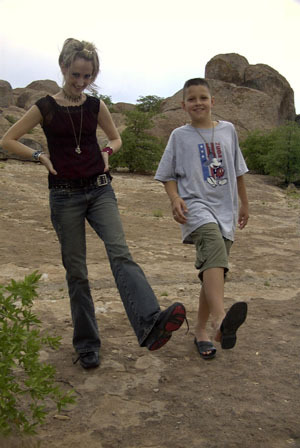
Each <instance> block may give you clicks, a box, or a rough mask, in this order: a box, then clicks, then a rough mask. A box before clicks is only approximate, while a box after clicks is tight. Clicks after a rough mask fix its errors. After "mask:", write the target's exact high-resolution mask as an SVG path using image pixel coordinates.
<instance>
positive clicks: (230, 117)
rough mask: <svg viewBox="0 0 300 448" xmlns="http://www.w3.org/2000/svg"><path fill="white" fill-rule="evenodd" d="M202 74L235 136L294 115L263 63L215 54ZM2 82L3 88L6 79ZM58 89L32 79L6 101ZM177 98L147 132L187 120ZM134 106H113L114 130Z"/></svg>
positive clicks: (290, 98) (165, 134)
mask: <svg viewBox="0 0 300 448" xmlns="http://www.w3.org/2000/svg"><path fill="white" fill-rule="evenodd" d="M205 76H206V77H207V79H208V81H209V83H210V85H211V88H212V92H213V95H214V97H215V105H214V107H213V111H212V116H213V119H215V120H225V121H231V122H232V123H233V124H234V125H235V127H236V129H237V132H238V135H239V138H240V139H243V138H244V137H246V135H247V133H248V132H249V131H253V130H270V129H273V128H275V127H276V126H278V125H280V124H282V123H284V122H285V121H286V120H295V119H296V115H295V105H294V92H293V90H292V88H291V86H290V85H289V83H288V82H287V80H286V79H285V78H284V77H283V76H282V75H280V73H278V72H277V71H276V70H274V69H273V68H272V67H269V66H268V65H265V64H256V65H250V64H249V63H248V61H247V59H246V58H245V57H244V56H241V55H239V54H236V53H228V54H219V55H216V56H214V57H213V58H212V59H211V60H210V61H208V63H207V64H206V68H205ZM3 82H4V83H7V82H6V81H3ZM5 85H6V88H7V89H8V91H9V87H8V86H9V83H7V84H5ZM7 85H8V86H7ZM58 89H59V87H58V85H57V84H56V83H55V82H54V81H51V80H40V81H34V82H32V83H30V84H29V85H28V86H27V87H26V88H17V89H13V90H12V95H13V98H12V104H16V105H17V106H18V107H19V109H18V110H21V111H23V113H24V112H25V111H26V110H28V109H29V108H30V107H31V105H32V104H34V103H35V102H36V101H37V100H38V99H39V98H40V97H42V96H44V95H46V94H54V93H56V92H57V91H58ZM181 101H182V90H180V91H178V92H176V93H175V94H174V95H173V96H171V97H169V98H166V99H165V100H164V101H163V103H162V113H160V114H158V115H157V116H155V117H154V119H153V122H154V127H153V128H152V129H151V130H150V133H151V134H152V135H155V136H157V137H160V138H162V139H163V140H165V141H166V140H167V139H168V138H169V136H170V133H171V132H172V130H173V129H175V128H176V127H178V126H182V125H183V124H186V123H188V122H189V117H188V115H187V114H186V113H185V112H184V111H183V110H182V107H181ZM11 107H12V106H11V105H10V108H11ZM134 107H135V105H133V104H129V103H123V102H120V103H116V104H114V105H113V112H112V117H113V120H114V121H115V123H116V126H117V128H118V130H119V132H122V131H123V130H124V129H125V128H126V117H125V115H124V112H126V111H128V110H133V109H134ZM7 113H8V111H6V109H5V107H3V108H2V114H1V112H0V138H1V136H2V135H3V134H4V132H5V131H6V130H7V129H8V128H9V126H10V122H9V121H7V120H6V121H5V116H6V115H7ZM12 115H13V114H12ZM16 115H17V114H16ZM17 118H19V114H18V117H17ZM297 120H299V118H297ZM97 136H98V138H99V141H100V144H101V146H102V145H105V144H106V141H107V138H106V137H105V135H104V133H103V131H102V130H101V129H98V130H97ZM32 138H33V139H35V140H37V141H38V143H40V144H42V145H43V147H44V150H46V140H45V137H44V135H43V132H42V130H41V129H40V128H39V127H37V128H36V129H35V130H34V136H33V137H32Z"/></svg>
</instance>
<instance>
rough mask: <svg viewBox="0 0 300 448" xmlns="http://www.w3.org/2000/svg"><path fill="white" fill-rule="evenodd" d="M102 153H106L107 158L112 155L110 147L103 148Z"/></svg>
mask: <svg viewBox="0 0 300 448" xmlns="http://www.w3.org/2000/svg"><path fill="white" fill-rule="evenodd" d="M102 152H107V154H108V155H109V156H111V155H112V154H113V153H114V151H113V149H112V148H111V147H110V146H105V148H103V149H102Z"/></svg>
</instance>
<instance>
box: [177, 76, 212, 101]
mask: <svg viewBox="0 0 300 448" xmlns="http://www.w3.org/2000/svg"><path fill="white" fill-rule="evenodd" d="M191 86H205V87H207V89H208V91H209V93H210V94H211V90H210V85H209V84H208V82H207V81H206V79H204V78H192V79H188V80H187V81H186V82H185V83H184V86H183V92H182V93H183V99H185V92H186V90H187V89H188V88H189V87H191Z"/></svg>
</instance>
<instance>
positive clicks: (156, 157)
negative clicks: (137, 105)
mask: <svg viewBox="0 0 300 448" xmlns="http://www.w3.org/2000/svg"><path fill="white" fill-rule="evenodd" d="M125 115H126V125H127V128H126V129H125V130H124V131H123V132H122V134H121V138H122V142H123V149H122V150H121V151H120V152H118V153H117V154H115V155H114V156H113V157H112V158H111V159H110V166H111V168H112V169H114V168H119V167H122V168H128V170H129V172H132V173H134V172H137V173H151V172H153V171H155V170H156V168H157V166H158V163H159V161H160V158H161V156H162V153H163V149H164V144H163V142H162V141H161V140H160V139H158V138H157V137H154V136H152V135H150V134H149V133H148V132H147V131H148V129H151V128H152V127H153V123H152V120H151V117H152V115H151V114H149V113H147V112H140V111H139V110H132V111H128V112H126V114H125Z"/></svg>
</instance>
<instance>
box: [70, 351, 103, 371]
mask: <svg viewBox="0 0 300 448" xmlns="http://www.w3.org/2000/svg"><path fill="white" fill-rule="evenodd" d="M77 361H79V362H80V364H81V366H82V367H83V368H84V369H90V368H92V367H98V366H99V365H100V359H99V353H98V352H86V353H78V358H77V359H76V360H75V361H74V364H76V362H77Z"/></svg>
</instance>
